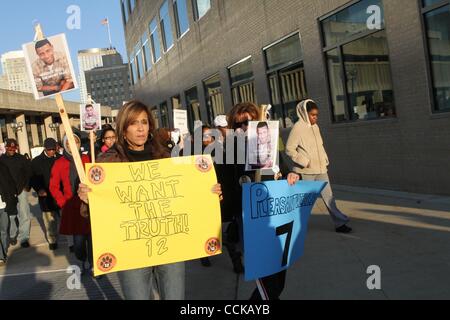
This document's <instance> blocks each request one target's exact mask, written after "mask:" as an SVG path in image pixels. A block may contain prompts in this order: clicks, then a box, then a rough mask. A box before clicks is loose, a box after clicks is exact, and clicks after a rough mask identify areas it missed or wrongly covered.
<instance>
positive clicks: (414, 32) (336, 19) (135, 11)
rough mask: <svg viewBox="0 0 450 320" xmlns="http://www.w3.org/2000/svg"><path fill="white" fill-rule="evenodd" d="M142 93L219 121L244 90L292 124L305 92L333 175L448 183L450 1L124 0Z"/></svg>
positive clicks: (439, 187) (161, 111) (415, 188)
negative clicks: (317, 108)
mask: <svg viewBox="0 0 450 320" xmlns="http://www.w3.org/2000/svg"><path fill="white" fill-rule="evenodd" d="M120 4H121V7H122V13H123V19H124V28H125V37H126V42H127V49H128V54H129V60H130V70H131V78H132V82H133V92H134V96H135V97H136V98H138V99H141V100H143V101H144V102H145V103H147V104H148V105H149V106H150V107H151V108H152V111H153V113H154V114H155V116H157V118H158V119H159V124H160V125H161V126H165V127H169V126H171V125H172V113H173V112H172V110H173V109H176V108H183V109H187V110H188V114H189V118H190V119H189V120H190V125H191V127H192V125H193V122H194V120H202V121H203V122H207V123H211V121H212V119H213V118H214V116H216V115H218V114H223V113H226V112H227V111H228V110H229V109H230V108H231V107H232V105H233V104H235V103H237V102H240V101H254V102H256V103H258V104H266V103H271V104H272V105H273V107H274V108H273V114H272V118H274V119H278V120H280V123H281V125H282V126H283V127H290V126H291V125H292V123H294V122H295V121H296V120H297V117H296V114H295V106H296V104H297V103H298V102H299V101H300V100H301V99H304V98H306V97H309V98H312V99H314V100H316V101H317V102H318V104H319V106H320V109H321V113H320V125H321V129H322V134H323V136H324V140H325V144H326V148H327V151H328V153H329V157H330V159H331V167H330V175H331V178H332V180H333V181H334V183H338V184H347V185H355V186H367V187H372V188H385V189H395V190H402V191H410V192H423V193H433V194H447V195H449V194H450V1H449V0H360V1H350V2H349V1H347V0H326V1H317V0H245V1H243V0H192V1H191V0H145V1H143V0H136V1H134V0H120Z"/></svg>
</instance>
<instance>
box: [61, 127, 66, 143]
mask: <svg viewBox="0 0 450 320" xmlns="http://www.w3.org/2000/svg"><path fill="white" fill-rule="evenodd" d="M59 134H60V137H61V142H62V140H63V139H64V135H65V134H66V130H65V129H64V126H63V125H62V124H61V125H60V126H59Z"/></svg>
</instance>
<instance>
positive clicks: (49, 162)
mask: <svg viewBox="0 0 450 320" xmlns="http://www.w3.org/2000/svg"><path fill="white" fill-rule="evenodd" d="M56 149H57V143H56V140H55V139H53V138H48V139H46V140H45V141H44V151H42V153H41V154H40V155H39V156H38V157H36V158H34V159H33V160H32V161H31V167H32V169H33V176H32V177H31V181H30V184H31V187H32V188H33V189H34V191H36V193H37V195H38V198H39V207H40V208H41V211H42V218H43V219H44V224H45V229H46V234H47V241H48V243H49V248H50V250H52V251H54V250H56V249H57V248H58V244H57V234H58V222H57V219H58V214H59V208H58V206H57V205H56V201H55V199H54V198H53V197H52V195H51V193H50V189H49V187H50V174H51V171H52V167H53V165H54V163H55V162H56V161H57V160H58V159H59V158H61V156H60V155H59V154H58V153H57V150H56Z"/></svg>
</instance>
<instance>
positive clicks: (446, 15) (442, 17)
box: [423, 0, 450, 112]
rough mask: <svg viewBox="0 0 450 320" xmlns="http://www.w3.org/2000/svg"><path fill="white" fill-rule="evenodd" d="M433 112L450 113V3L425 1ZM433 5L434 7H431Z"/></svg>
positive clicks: (424, 12)
mask: <svg viewBox="0 0 450 320" xmlns="http://www.w3.org/2000/svg"><path fill="white" fill-rule="evenodd" d="M423 5H424V9H423V14H424V21H425V28H426V33H427V42H428V58H429V61H430V62H429V63H430V72H431V79H432V88H433V111H434V112H445V111H446V112H448V111H450V1H448V0H445V1H442V0H423ZM431 5H433V6H431Z"/></svg>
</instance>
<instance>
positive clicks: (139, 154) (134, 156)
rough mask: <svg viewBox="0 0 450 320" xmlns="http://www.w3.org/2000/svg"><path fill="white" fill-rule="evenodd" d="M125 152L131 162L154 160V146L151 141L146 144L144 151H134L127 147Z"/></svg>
mask: <svg viewBox="0 0 450 320" xmlns="http://www.w3.org/2000/svg"><path fill="white" fill-rule="evenodd" d="M125 152H126V154H127V157H128V159H129V160H130V161H131V162H142V161H149V160H154V157H153V147H152V144H151V142H150V141H149V142H147V143H146V144H145V146H144V150H143V151H134V150H130V149H128V148H127V149H126V151H125Z"/></svg>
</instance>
